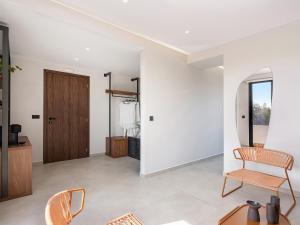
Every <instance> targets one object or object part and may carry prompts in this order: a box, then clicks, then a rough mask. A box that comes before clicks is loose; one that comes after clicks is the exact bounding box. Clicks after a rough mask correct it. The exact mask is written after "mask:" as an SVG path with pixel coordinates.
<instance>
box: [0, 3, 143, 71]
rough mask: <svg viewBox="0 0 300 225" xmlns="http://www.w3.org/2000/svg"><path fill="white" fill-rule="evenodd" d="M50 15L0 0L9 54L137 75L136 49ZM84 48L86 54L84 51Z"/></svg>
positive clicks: (27, 5)
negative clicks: (7, 32) (7, 33)
mask: <svg viewBox="0 0 300 225" xmlns="http://www.w3.org/2000/svg"><path fill="white" fill-rule="evenodd" d="M50 14H51V13H50V12H49V14H48V15H45V14H44V13H43V12H39V11H37V10H36V9H34V7H33V6H32V5H30V4H26V1H8V0H0V21H2V22H5V23H6V24H8V26H9V27H10V47H11V53H12V55H20V56H26V57H29V58H33V59H38V60H42V61H48V62H53V63H58V64H62V65H66V66H74V67H87V68H90V69H102V70H105V71H112V72H114V73H118V74H126V75H130V76H138V75H139V51H140V49H139V48H138V47H136V46H132V44H127V43H123V42H118V41H117V40H115V39H112V38H110V37H109V36H107V35H102V34H101V33H96V32H92V31H90V30H88V29H84V28H82V27H80V26H76V25H74V24H76V21H74V24H70V23H68V22H66V21H64V19H62V18H55V17H54V16H53V17H51V16H49V15H50ZM53 15H54V14H53ZM87 47H88V48H90V51H86V48H87ZM75 58H79V61H76V60H74V59H75Z"/></svg>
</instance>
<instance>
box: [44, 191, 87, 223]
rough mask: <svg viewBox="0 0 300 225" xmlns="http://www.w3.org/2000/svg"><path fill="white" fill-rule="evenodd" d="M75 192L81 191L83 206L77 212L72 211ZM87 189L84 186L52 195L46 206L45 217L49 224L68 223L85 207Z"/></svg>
mask: <svg viewBox="0 0 300 225" xmlns="http://www.w3.org/2000/svg"><path fill="white" fill-rule="evenodd" d="M74 192H80V193H81V195H82V196H81V206H80V208H79V209H78V210H77V212H75V213H73V212H72V211H71V207H72V196H73V193H74ZM84 202H85V190H84V189H83V188H78V189H72V190H66V191H62V192H59V193H57V194H55V195H54V196H52V197H51V198H50V199H49V201H48V203H47V206H46V210H45V219H46V224H47V225H68V224H70V223H71V221H72V219H73V218H74V217H75V216H77V215H78V214H79V213H80V212H81V211H82V210H83V208H84Z"/></svg>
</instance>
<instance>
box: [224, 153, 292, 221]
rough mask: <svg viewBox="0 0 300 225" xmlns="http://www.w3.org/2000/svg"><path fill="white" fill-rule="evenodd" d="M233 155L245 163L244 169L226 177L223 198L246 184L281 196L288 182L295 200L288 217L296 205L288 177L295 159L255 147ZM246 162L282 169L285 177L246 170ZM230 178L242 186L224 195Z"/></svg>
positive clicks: (284, 154) (285, 154) (230, 173)
mask: <svg viewBox="0 0 300 225" xmlns="http://www.w3.org/2000/svg"><path fill="white" fill-rule="evenodd" d="M233 154H234V157H235V158H236V159H237V160H242V161H243V168H242V169H239V170H235V171H232V172H229V173H227V174H226V175H225V179H224V185H223V188H222V197H225V196H227V195H229V194H231V193H232V192H234V191H236V190H238V189H240V188H241V187H242V186H243V184H244V183H246V184H251V185H255V186H258V187H262V188H265V189H269V190H271V191H274V192H275V193H276V195H277V196H279V188H280V187H281V185H282V184H283V183H284V182H285V181H287V182H288V185H289V188H290V192H291V194H292V198H293V204H292V206H291V207H290V208H289V209H288V211H287V212H286V214H285V215H286V216H287V215H288V214H289V213H290V212H291V211H292V209H293V208H294V207H295V205H296V198H295V195H294V191H293V188H292V185H291V182H290V179H289V175H288V170H289V171H290V170H292V168H293V164H294V157H293V156H291V155H289V154H287V153H284V152H280V151H275V150H268V149H264V148H255V147H242V148H237V149H234V150H233ZM237 154H238V155H237ZM246 161H251V162H255V163H260V164H266V165H270V166H274V167H279V168H282V169H284V172H285V177H279V176H274V175H271V174H267V173H262V172H258V171H254V170H249V169H246V168H245V164H246ZM228 178H230V179H233V180H237V181H240V182H241V185H240V186H238V187H237V188H234V189H233V190H231V191H228V192H227V193H224V192H225V186H226V182H227V179H228Z"/></svg>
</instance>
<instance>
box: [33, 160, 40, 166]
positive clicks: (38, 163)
mask: <svg viewBox="0 0 300 225" xmlns="http://www.w3.org/2000/svg"><path fill="white" fill-rule="evenodd" d="M32 165H33V166H40V165H43V161H37V162H32Z"/></svg>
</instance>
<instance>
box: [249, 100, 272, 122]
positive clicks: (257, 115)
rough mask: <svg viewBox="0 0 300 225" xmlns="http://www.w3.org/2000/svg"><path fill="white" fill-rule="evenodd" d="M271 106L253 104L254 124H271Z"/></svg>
mask: <svg viewBox="0 0 300 225" xmlns="http://www.w3.org/2000/svg"><path fill="white" fill-rule="evenodd" d="M270 117H271V108H270V107H268V106H267V103H264V104H262V105H261V104H254V105H253V125H269V123H270Z"/></svg>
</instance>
